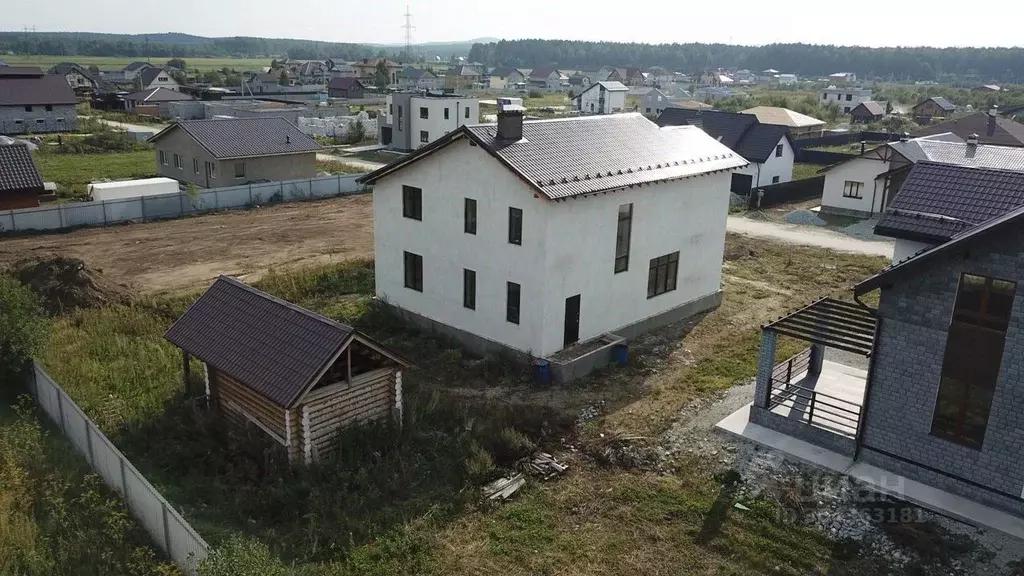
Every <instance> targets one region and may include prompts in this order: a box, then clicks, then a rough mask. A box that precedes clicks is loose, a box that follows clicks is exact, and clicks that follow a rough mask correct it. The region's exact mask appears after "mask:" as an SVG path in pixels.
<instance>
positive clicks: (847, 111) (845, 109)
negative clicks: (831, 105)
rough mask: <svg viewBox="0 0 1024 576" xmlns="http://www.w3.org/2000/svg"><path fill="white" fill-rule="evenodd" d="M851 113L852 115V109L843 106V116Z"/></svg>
mask: <svg viewBox="0 0 1024 576" xmlns="http://www.w3.org/2000/svg"><path fill="white" fill-rule="evenodd" d="M849 113H850V107H849V106H843V114H849Z"/></svg>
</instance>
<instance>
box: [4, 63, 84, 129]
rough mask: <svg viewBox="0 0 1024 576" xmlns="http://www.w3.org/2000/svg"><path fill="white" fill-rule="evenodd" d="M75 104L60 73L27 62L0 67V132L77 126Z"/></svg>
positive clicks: (73, 93)
mask: <svg viewBox="0 0 1024 576" xmlns="http://www.w3.org/2000/svg"><path fill="white" fill-rule="evenodd" d="M76 104H78V99H77V98H76V97H75V92H74V91H73V90H72V89H71V86H68V82H67V80H66V79H65V78H64V76H60V75H57V74H43V71H42V70H40V69H39V68H32V67H27V66H3V67H0V134H25V133H32V134H40V133H44V132H69V131H74V130H77V129H78V112H77V111H76V110H75V105H76Z"/></svg>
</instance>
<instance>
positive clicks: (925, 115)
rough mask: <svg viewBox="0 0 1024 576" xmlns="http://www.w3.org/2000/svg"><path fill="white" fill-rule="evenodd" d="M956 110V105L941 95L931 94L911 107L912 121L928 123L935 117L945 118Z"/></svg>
mask: <svg viewBox="0 0 1024 576" xmlns="http://www.w3.org/2000/svg"><path fill="white" fill-rule="evenodd" d="M954 112H956V105H954V104H953V103H952V102H950V101H949V100H946V99H945V98H943V97H942V96H932V97H931V98H927V99H926V100H924V101H923V102H919V103H918V104H917V105H915V106H914V107H913V108H912V109H911V113H912V114H913V116H914V122H917V123H918V124H928V123H930V122H931V121H932V120H933V119H935V118H945V117H947V116H950V115H952V114H953V113H954Z"/></svg>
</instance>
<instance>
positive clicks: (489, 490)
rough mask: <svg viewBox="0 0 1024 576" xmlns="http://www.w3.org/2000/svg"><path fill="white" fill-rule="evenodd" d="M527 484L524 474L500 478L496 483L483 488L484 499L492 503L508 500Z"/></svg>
mask: <svg viewBox="0 0 1024 576" xmlns="http://www.w3.org/2000/svg"><path fill="white" fill-rule="evenodd" d="M525 484H526V478H525V477H523V475H522V474H516V475H515V476H509V477H508V478H498V479H497V480H495V481H494V482H491V483H490V484H488V485H486V486H484V487H483V493H484V498H485V499H487V500H492V501H495V502H497V501H499V500H508V499H509V497H511V496H512V495H513V494H515V493H516V491H517V490H519V489H520V488H522V487H523V486H524V485H525Z"/></svg>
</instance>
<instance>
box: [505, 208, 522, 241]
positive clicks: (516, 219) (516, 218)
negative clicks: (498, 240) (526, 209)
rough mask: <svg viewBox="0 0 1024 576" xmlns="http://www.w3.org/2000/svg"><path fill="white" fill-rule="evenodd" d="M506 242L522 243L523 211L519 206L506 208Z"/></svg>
mask: <svg viewBox="0 0 1024 576" xmlns="http://www.w3.org/2000/svg"><path fill="white" fill-rule="evenodd" d="M508 243H509V244H516V245H520V246H521V245H522V244H523V211H522V210H520V209H519V208H509V209H508Z"/></svg>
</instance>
